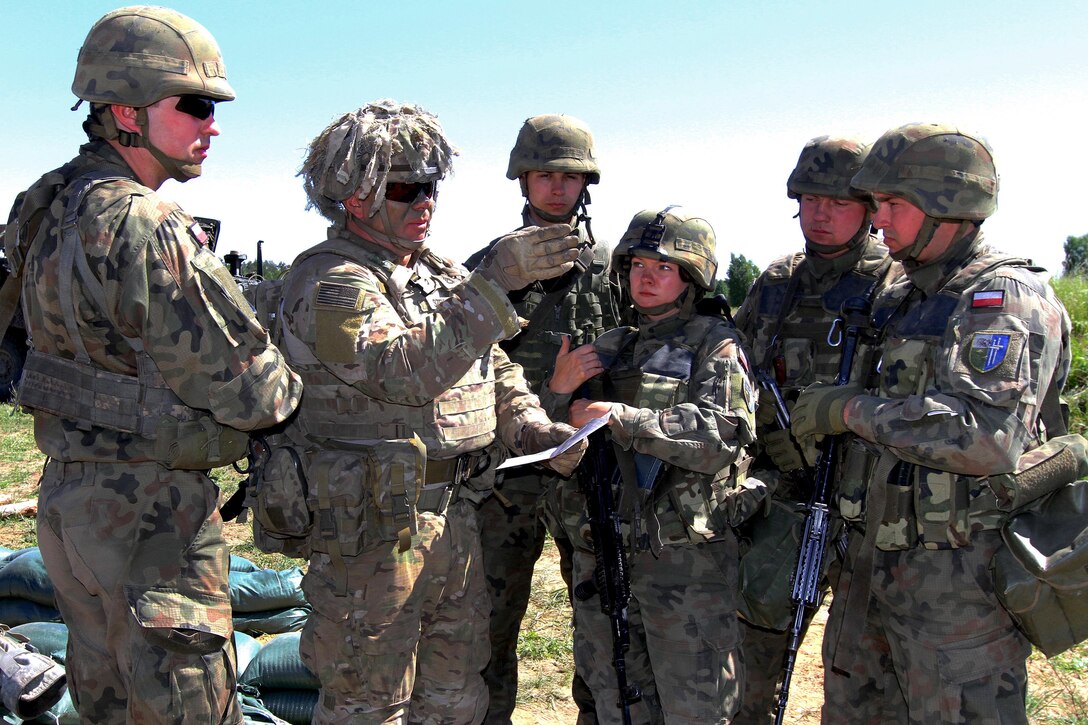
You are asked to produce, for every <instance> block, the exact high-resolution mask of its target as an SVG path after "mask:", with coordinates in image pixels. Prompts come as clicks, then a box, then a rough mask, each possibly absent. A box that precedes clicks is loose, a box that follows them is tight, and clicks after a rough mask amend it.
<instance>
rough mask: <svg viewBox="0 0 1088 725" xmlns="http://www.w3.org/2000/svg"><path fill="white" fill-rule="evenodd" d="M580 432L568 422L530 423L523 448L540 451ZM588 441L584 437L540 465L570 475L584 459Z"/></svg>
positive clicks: (526, 428)
mask: <svg viewBox="0 0 1088 725" xmlns="http://www.w3.org/2000/svg"><path fill="white" fill-rule="evenodd" d="M577 432H578V429H577V428H575V427H574V426H571V425H567V424H566V423H552V424H550V425H546V424H543V423H530V424H529V425H527V426H525V429H524V431H523V432H522V439H521V448H522V450H523V451H525V452H526V453H539V452H540V451H543V450H547V449H548V448H552V447H554V446H557V445H559V444H560V443H562V442H563V441H565V440H567V439H568V438H570V437H571V436H572V435H574V434H575V433H577ZM587 446H588V443H587V442H586V440H585V439H584V438H583V439H582V440H580V441H578V442H577V443H575V444H574V445H573V446H571V447H570V448H568V449H567V450H565V451H563V452H562V453H561V454H559V455H558V456H556V457H555V458H551V459H549V460H547V461H541V462H540V465H542V466H545V467H547V468H550V469H552V470H553V471H555V472H556V473H558V474H559V475H560V476H562V477H563V478H567V477H569V476H570V475H571V474H572V473H574V469H576V468H578V464H579V463H581V461H582V454H584V453H585V452H586V447H587Z"/></svg>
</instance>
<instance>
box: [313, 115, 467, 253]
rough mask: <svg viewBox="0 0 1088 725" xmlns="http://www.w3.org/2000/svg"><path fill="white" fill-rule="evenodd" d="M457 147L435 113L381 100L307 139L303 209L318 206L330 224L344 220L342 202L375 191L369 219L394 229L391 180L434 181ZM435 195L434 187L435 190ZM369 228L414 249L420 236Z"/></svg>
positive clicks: (446, 170)
mask: <svg viewBox="0 0 1088 725" xmlns="http://www.w3.org/2000/svg"><path fill="white" fill-rule="evenodd" d="M456 155H457V150H456V149H455V148H454V147H453V146H452V145H451V144H450V142H449V141H448V140H447V138H446V135H445V133H444V132H443V130H442V126H441V124H439V122H438V117H437V116H435V115H434V114H432V113H430V112H428V111H426V110H424V109H423V108H421V107H420V106H417V105H414V104H410V103H398V102H396V101H392V100H389V99H383V100H379V101H374V102H372V103H368V104H367V105H365V106H363V107H362V108H359V109H358V110H357V111H352V112H350V113H345V114H344V115H342V116H340V117H339V118H337V119H336V120H334V121H333V122H332V123H331V124H329V126H328V127H326V128H325V130H324V131H322V132H321V133H320V134H318V136H317V137H316V138H315V139H314V140H313V141H312V142H311V143H310V147H309V150H308V151H307V153H306V158H305V159H304V160H303V162H302V168H301V169H300V170H299V172H298V175H299V176H301V177H302V179H303V182H302V184H303V188H304V189H305V190H306V196H307V198H308V200H309V201H308V202H307V205H306V208H307V209H311V208H316V209H317V210H318V211H319V212H320V213H321V215H322V216H324V217H325V218H326V219H328V220H330V221H332V222H333V223H336V224H340V225H343V224H345V223H346V221H347V216H346V212H345V211H344V207H343V202H344V201H345V200H346V199H348V198H349V197H352V196H355V197H357V198H360V199H364V198H366V197H367V196H369V195H370V194H371V192H374V198H373V201H372V202H371V205H370V208H369V209H368V210H367V213H366V217H367V219H372V218H373V217H374V216H375V215H380V218H381V220H382V222H383V224H384V226H385V229H386V232H388V231H389V230H391V229H392V226H391V225H390V223H389V215H388V211H387V210H386V206H385V193H386V186H387V184H388V183H389V182H394V183H396V182H402V183H426V182H429V181H434V182H437V181H439V180H441V179H443V178H445V177H446V175H447V174H449V173H452V170H453V166H452V164H453V157H454V156H456ZM435 193H437V191H436V192H435ZM361 223H362V224H364V225H365V226H367V231H368V232H369V233H371V234H373V235H374V236H375V237H377V238H379V239H383V240H385V241H387V242H389V243H390V244H393V245H394V246H396V247H398V248H401V249H405V250H408V251H414V250H415V249H418V248H419V246H420V245H421V244H422V243H423V242H422V240H408V239H403V238H401V237H397V236H394V235H392V234H388V233H382V232H380V231H379V230H377V229H375V228H374V227H372V226H370V225H369V224H367V222H366V220H361Z"/></svg>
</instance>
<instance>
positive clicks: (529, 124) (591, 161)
mask: <svg viewBox="0 0 1088 725" xmlns="http://www.w3.org/2000/svg"><path fill="white" fill-rule="evenodd" d="M530 171H558V172H562V173H565V174H584V175H585V183H584V184H583V185H582V193H581V195H580V196H579V197H578V201H576V202H575V203H574V207H573V208H572V209H571V213H574V212H575V211H577V213H578V221H579V222H585V223H586V225H587V228H588V226H589V222H590V218H589V213H588V211H587V209H586V205H587V204H589V203H590V197H589V185H590V184H596V183H599V182H600V180H601V169H600V167H599V166H598V165H597V159H596V157H595V156H594V155H593V134H592V133H591V132H590V130H589V126H587V125H586V124H585V123H584V122H582V121H580V120H578V119H577V118H575V117H574V116H564V115H561V114H554V113H550V114H544V115H541V116H533V117H532V118H527V119H525V123H523V124H522V125H521V130H520V131H519V132H518V138H517V141H515V142H514V148H512V149H511V150H510V163H509V165H508V166H507V168H506V178H508V179H517V180H518V183H519V184H520V185H521V195H522V196H524V197H525V208H524V209H523V210H522V218H523V219H524V221H525V223H526V224H529V223H530V221H531V220H530V219H529V211H530V209H531V210H532V212H533V214H535V215H536V216H537V217H538V218H540V219H543V220H544V221H547V222H551V223H553V224H556V223H561V222H565V221H568V220H569V219H570V214H566V215H557V214H552V213H550V212H547V211H545V210H543V209H538V208H537V207H535V206H532V205H531V204H530V202H529V185H528V182H527V180H526V178H525V175H526V174H528V173H529V172H530ZM590 236H592V233H591V235H590Z"/></svg>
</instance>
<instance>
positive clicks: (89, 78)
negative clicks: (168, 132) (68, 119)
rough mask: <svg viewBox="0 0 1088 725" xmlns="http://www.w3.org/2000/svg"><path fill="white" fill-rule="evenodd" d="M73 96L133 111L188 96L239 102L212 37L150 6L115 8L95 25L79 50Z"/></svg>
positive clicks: (191, 23)
mask: <svg viewBox="0 0 1088 725" xmlns="http://www.w3.org/2000/svg"><path fill="white" fill-rule="evenodd" d="M72 92H73V93H75V94H76V95H77V96H78V97H79V98H82V99H83V100H85V101H90V102H92V103H106V104H111V103H116V104H120V105H123V106H132V107H134V108H142V107H144V106H150V105H151V104H153V103H156V102H157V101H161V100H162V99H163V98H169V97H170V96H180V95H185V94H195V95H200V96H206V97H208V98H213V99H215V100H217V101H233V100H234V89H233V88H231V86H230V84H229V83H227V70H226V66H225V65H224V64H223V56H222V54H221V53H220V52H219V45H218V44H217V43H216V42H215V38H213V37H212V34H211V33H209V32H208V30H207V29H206V28H205V27H204V26H203V25H201V24H200V23H198V22H196V21H195V20H193V19H192V18H189V17H187V16H185V15H182V14H181V13H179V12H176V11H174V10H170V9H168V8H161V7H150V6H135V7H127V8H121V9H119V10H114V11H113V12H111V13H107V14H106V15H104V16H102V18H101V19H100V20H99V21H98V22H97V23H95V24H94V26H93V27H92V28H91V30H90V32H89V33H88V34H87V38H86V40H84V41H83V46H82V47H81V48H80V49H79V57H78V59H77V61H76V75H75V79H74V80H73V81H72Z"/></svg>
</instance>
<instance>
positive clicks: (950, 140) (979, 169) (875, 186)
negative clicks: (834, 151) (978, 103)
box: [850, 123, 998, 221]
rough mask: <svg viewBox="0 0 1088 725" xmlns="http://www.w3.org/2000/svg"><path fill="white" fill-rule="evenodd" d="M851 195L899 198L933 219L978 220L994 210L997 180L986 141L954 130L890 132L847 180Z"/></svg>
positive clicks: (932, 126)
mask: <svg viewBox="0 0 1088 725" xmlns="http://www.w3.org/2000/svg"><path fill="white" fill-rule="evenodd" d="M850 185H851V187H852V188H853V189H854V190H855V192H856V193H861V194H891V195H892V196H901V197H903V198H904V199H906V200H907V201H909V202H910V203H912V204H914V205H915V206H916V207H918V208H919V209H921V210H922V211H924V212H925V213H926V215H927V216H931V217H933V218H935V219H941V220H945V221H961V220H968V221H982V220H983V219H986V218H987V217H989V216H990V215H991V214H993V213H994V211H996V210H997V189H998V176H997V168H996V167H995V166H994V157H993V151H992V150H991V149H990V146H989V144H988V143H986V141H985V140H984V139H983V138H981V137H979V136H975V135H971V134H967V133H964V132H962V131H960V130H959V129H957V128H956V127H954V126H946V125H943V124H936V123H909V124H907V125H905V126H900V127H899V128H896V129H892V130H891V131H888V132H887V133H885V134H884V135H883V136H881V137H880V138H879V139H878V140H877V142H876V143H875V144H874V145H873V149H872V152H871V153H870V154H869V157H868V158H867V159H866V160H865V163H864V164H862V167H861V169H860V170H859V171H858V173H857V174H855V175H854V178H853V180H852V181H851V182H850Z"/></svg>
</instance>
